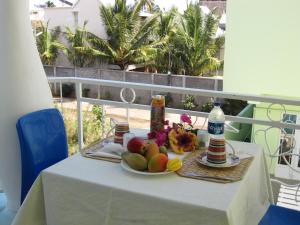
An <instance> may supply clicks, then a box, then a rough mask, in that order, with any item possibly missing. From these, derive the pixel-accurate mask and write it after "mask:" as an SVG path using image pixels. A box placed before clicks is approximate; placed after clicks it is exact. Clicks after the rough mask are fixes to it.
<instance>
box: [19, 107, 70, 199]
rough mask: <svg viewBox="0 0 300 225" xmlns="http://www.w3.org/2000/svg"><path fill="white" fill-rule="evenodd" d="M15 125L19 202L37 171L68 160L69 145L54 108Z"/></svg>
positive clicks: (25, 118)
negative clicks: (19, 188)
mask: <svg viewBox="0 0 300 225" xmlns="http://www.w3.org/2000/svg"><path fill="white" fill-rule="evenodd" d="M16 126H17V131H18V136H19V142H20V148H21V160H22V187H21V203H22V202H23V201H24V199H25V197H26V195H27V193H28V191H29V189H30V187H31V185H32V184H33V182H34V181H35V179H36V178H37V176H38V175H39V174H40V172H41V171H42V170H44V169H46V168H47V167H49V166H51V165H53V164H55V163H57V162H59V161H61V160H63V159H65V158H67V157H68V145H67V136H66V131H65V126H64V121H63V118H62V116H61V114H60V112H59V111H58V110H57V109H45V110H40V111H36V112H33V113H29V114H27V115H25V116H22V117H21V118H20V119H19V120H18V122H17V125H16Z"/></svg>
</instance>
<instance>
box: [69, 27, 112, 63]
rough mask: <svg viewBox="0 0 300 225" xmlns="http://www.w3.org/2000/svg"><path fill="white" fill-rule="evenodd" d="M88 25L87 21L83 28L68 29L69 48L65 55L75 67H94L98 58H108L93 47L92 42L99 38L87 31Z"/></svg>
mask: <svg viewBox="0 0 300 225" xmlns="http://www.w3.org/2000/svg"><path fill="white" fill-rule="evenodd" d="M86 25H87V21H85V22H84V24H83V27H77V28H76V29H75V31H72V30H71V28H69V27H66V37H67V40H68V41H69V47H68V48H66V51H65V53H66V54H67V56H68V58H69V60H70V61H71V62H72V63H73V65H74V66H78V67H84V66H89V65H92V64H94V63H95V61H96V59H97V58H99V57H104V56H106V55H105V54H103V53H102V52H100V51H98V50H97V49H95V48H93V46H92V45H91V41H92V40H93V39H95V38H97V37H96V36H95V35H94V34H92V33H90V32H88V31H87V29H86Z"/></svg>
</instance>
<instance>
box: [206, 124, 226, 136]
mask: <svg viewBox="0 0 300 225" xmlns="http://www.w3.org/2000/svg"><path fill="white" fill-rule="evenodd" d="M208 133H209V134H214V135H218V134H224V123H214V122H208Z"/></svg>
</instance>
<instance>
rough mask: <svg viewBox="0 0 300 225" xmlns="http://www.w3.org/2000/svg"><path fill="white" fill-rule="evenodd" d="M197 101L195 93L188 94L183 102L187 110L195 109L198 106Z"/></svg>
mask: <svg viewBox="0 0 300 225" xmlns="http://www.w3.org/2000/svg"><path fill="white" fill-rule="evenodd" d="M197 106H198V105H197V103H196V101H195V97H194V96H193V95H187V96H186V97H185V100H184V102H183V108H184V109H186V110H193V109H195V108H197Z"/></svg>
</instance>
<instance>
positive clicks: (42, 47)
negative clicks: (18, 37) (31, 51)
mask: <svg viewBox="0 0 300 225" xmlns="http://www.w3.org/2000/svg"><path fill="white" fill-rule="evenodd" d="M48 26H49V21H48V22H47V23H46V24H44V23H42V22H40V26H39V27H38V28H37V35H36V45H37V49H38V52H39V55H40V58H41V61H42V63H43V64H44V65H53V64H54V63H55V60H56V59H57V56H58V53H59V49H62V50H63V49H65V47H64V45H63V44H62V43H60V42H59V41H58V38H59V35H60V32H61V31H60V28H59V27H56V28H54V29H53V31H51V32H50V31H49V29H48Z"/></svg>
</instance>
